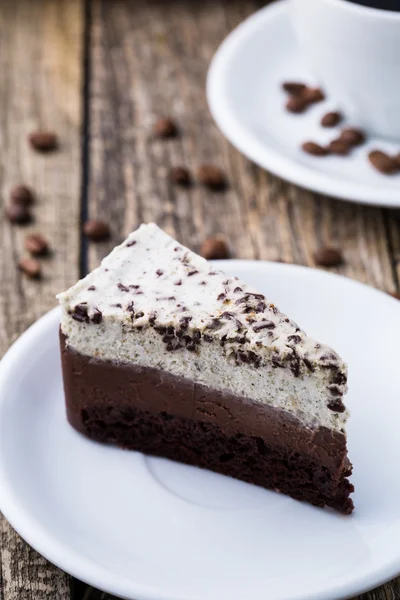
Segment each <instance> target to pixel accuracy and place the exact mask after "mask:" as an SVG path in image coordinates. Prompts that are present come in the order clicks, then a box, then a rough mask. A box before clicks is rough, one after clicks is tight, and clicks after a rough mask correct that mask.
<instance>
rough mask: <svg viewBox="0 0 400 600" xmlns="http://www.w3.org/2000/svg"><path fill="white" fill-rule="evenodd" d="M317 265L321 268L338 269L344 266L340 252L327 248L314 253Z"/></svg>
mask: <svg viewBox="0 0 400 600" xmlns="http://www.w3.org/2000/svg"><path fill="white" fill-rule="evenodd" d="M314 260H315V263H316V264H317V265H319V266H321V267H337V266H339V265H341V264H343V256H342V253H341V252H340V250H337V249H336V248H331V247H329V246H325V247H322V248H319V250H317V251H316V252H314Z"/></svg>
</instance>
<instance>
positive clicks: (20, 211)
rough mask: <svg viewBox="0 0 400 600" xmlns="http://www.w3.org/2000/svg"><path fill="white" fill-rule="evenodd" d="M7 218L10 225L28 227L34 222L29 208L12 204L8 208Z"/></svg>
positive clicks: (6, 211) (6, 210)
mask: <svg viewBox="0 0 400 600" xmlns="http://www.w3.org/2000/svg"><path fill="white" fill-rule="evenodd" d="M5 213H6V216H7V218H8V220H9V221H10V223H13V224H17V225H26V224H28V223H30V222H31V221H32V214H31V212H30V210H29V208H28V207H27V206H24V205H23V204H15V203H11V204H8V205H7V206H6V209H5Z"/></svg>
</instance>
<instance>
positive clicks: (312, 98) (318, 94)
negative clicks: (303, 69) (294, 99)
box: [302, 88, 325, 104]
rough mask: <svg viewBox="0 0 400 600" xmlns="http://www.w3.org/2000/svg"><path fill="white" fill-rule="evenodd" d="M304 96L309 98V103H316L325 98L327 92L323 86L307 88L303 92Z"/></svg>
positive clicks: (306, 98)
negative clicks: (323, 89)
mask: <svg viewBox="0 0 400 600" xmlns="http://www.w3.org/2000/svg"><path fill="white" fill-rule="evenodd" d="M302 98H304V99H305V100H307V102H308V103H309V104H315V103H317V102H322V100H325V94H324V92H323V91H322V90H321V88H306V89H305V90H304V92H303V93H302Z"/></svg>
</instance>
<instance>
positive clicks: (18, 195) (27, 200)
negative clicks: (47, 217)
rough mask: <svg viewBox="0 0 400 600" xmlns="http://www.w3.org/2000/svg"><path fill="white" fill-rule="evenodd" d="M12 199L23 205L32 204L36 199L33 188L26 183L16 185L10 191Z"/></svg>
mask: <svg viewBox="0 0 400 600" xmlns="http://www.w3.org/2000/svg"><path fill="white" fill-rule="evenodd" d="M10 199H11V202H13V203H14V204H22V205H23V206H31V205H32V204H33V203H34V201H35V197H34V195H33V192H32V190H31V189H30V188H28V187H27V186H26V185H15V186H14V187H13V188H12V189H11V191H10Z"/></svg>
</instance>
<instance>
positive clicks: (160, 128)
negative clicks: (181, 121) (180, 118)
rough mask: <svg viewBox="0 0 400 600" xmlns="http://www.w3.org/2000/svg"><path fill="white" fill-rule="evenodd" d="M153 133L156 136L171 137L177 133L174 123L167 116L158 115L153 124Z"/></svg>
mask: <svg viewBox="0 0 400 600" xmlns="http://www.w3.org/2000/svg"><path fill="white" fill-rule="evenodd" d="M153 134H154V136H155V137H157V138H163V139H167V138H172V137H176V136H177V135H178V127H177V126H176V123H175V122H174V121H173V120H172V119H170V118H168V117H160V118H159V119H157V121H156V122H155V123H154V125H153Z"/></svg>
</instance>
